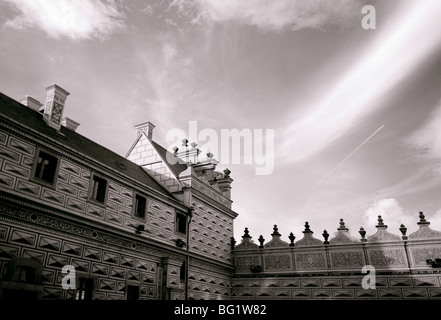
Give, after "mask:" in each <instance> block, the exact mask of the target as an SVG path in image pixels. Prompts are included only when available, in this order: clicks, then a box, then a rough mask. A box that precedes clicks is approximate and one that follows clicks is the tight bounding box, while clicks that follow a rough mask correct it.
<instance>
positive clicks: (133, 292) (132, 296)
mask: <svg viewBox="0 0 441 320" xmlns="http://www.w3.org/2000/svg"><path fill="white" fill-rule="evenodd" d="M127 300H130V301H134V300H139V287H138V286H132V285H128V286H127Z"/></svg>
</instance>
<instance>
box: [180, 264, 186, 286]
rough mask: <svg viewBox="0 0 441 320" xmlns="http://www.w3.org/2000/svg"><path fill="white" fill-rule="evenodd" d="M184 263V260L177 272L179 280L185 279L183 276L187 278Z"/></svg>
mask: <svg viewBox="0 0 441 320" xmlns="http://www.w3.org/2000/svg"><path fill="white" fill-rule="evenodd" d="M185 265H186V263H185V261H184V262H183V263H182V266H181V270H180V273H179V279H180V280H181V281H185V278H187V276H186V272H185V271H186V270H185Z"/></svg>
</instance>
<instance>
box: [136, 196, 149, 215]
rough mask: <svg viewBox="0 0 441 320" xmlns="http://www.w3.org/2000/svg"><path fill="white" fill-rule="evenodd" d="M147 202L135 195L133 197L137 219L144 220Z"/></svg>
mask: <svg viewBox="0 0 441 320" xmlns="http://www.w3.org/2000/svg"><path fill="white" fill-rule="evenodd" d="M146 205H147V200H146V198H145V197H143V196H140V195H136V197H135V216H136V217H138V218H145V209H146Z"/></svg>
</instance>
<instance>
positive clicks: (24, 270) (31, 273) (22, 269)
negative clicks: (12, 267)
mask: <svg viewBox="0 0 441 320" xmlns="http://www.w3.org/2000/svg"><path fill="white" fill-rule="evenodd" d="M15 272H16V273H17V274H16V276H15V279H16V281H17V282H23V283H29V284H32V283H34V282H35V269H34V268H32V267H29V266H19V267H17V269H16V271H15Z"/></svg>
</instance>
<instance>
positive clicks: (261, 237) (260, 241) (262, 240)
mask: <svg viewBox="0 0 441 320" xmlns="http://www.w3.org/2000/svg"><path fill="white" fill-rule="evenodd" d="M257 240H259V243H260V246H259V248H263V243H264V242H265V239H264V238H263V236H262V235H260V236H259V239H257Z"/></svg>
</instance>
